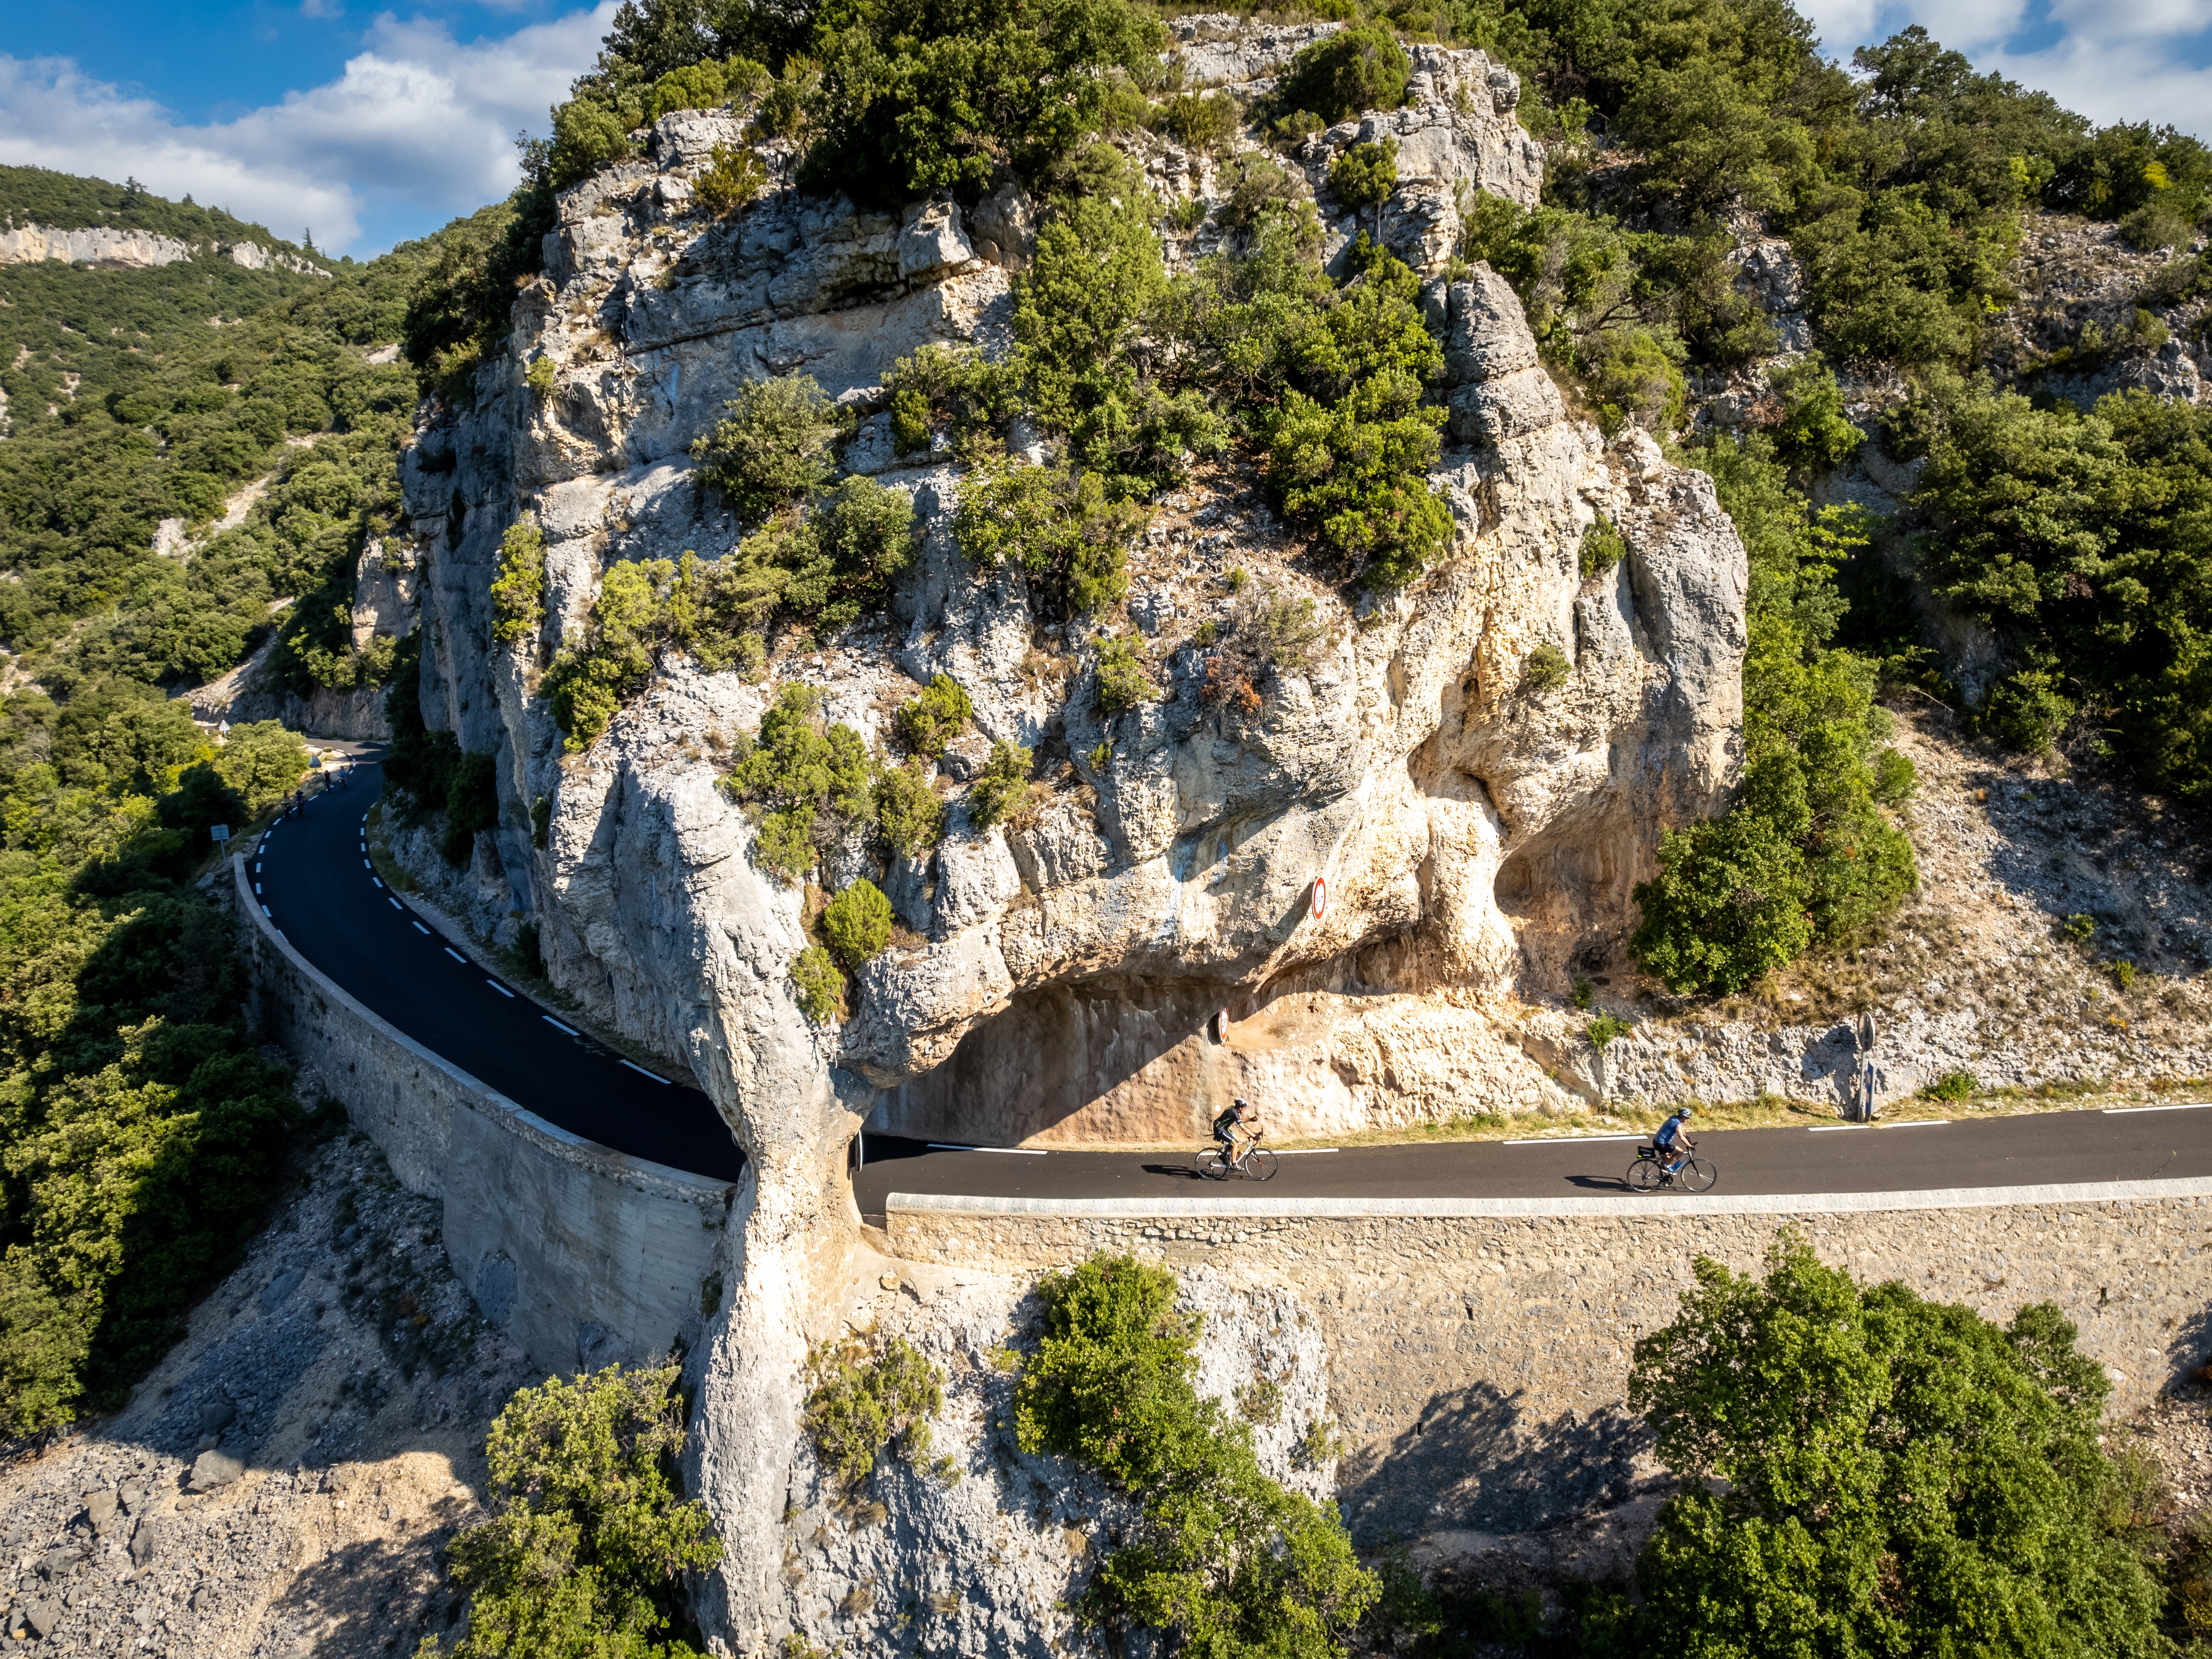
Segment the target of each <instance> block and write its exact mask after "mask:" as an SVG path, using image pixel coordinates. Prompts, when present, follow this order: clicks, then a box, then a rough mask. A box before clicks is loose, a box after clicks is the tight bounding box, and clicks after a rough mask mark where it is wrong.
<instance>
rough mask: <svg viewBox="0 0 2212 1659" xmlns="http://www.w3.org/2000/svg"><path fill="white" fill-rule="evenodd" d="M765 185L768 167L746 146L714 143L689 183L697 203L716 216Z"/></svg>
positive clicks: (725, 213)
mask: <svg viewBox="0 0 2212 1659" xmlns="http://www.w3.org/2000/svg"><path fill="white" fill-rule="evenodd" d="M767 186H768V169H767V167H763V165H762V164H761V159H760V157H759V156H757V155H754V154H753V153H752V151H750V150H749V149H731V148H730V146H729V145H727V144H717V145H715V146H714V153H713V154H712V155H709V156H708V158H707V166H706V167H704V168H703V169H702V171H701V172H700V174H699V176H698V178H697V179H696V180H694V181H693V183H692V186H691V188H692V193H693V194H694V195H696V197H698V198H699V204H700V205H701V206H702V207H703V208H705V209H706V210H707V211H708V212H709V213H711V214H713V215H714V216H715V217H716V218H717V219H722V218H726V217H728V216H730V215H731V214H732V213H735V212H736V211H737V210H738V209H739V208H741V207H743V206H744V204H746V203H748V202H750V201H751V200H752V199H753V197H756V196H757V195H759V194H760V193H761V191H763V190H764V189H766V188H767Z"/></svg>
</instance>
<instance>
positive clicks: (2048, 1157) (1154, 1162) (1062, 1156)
mask: <svg viewBox="0 0 2212 1659" xmlns="http://www.w3.org/2000/svg"><path fill="white" fill-rule="evenodd" d="M382 781H383V775H382V772H381V770H380V768H378V767H377V766H376V765H375V764H374V763H373V762H370V761H367V760H364V761H363V762H362V763H361V764H359V765H357V766H356V769H355V771H354V775H353V777H352V780H351V781H349V783H347V784H345V785H344V786H343V787H339V788H337V789H336V790H335V791H333V792H331V793H328V794H326V795H324V796H322V797H319V799H317V800H316V801H315V802H314V804H313V805H310V806H308V807H307V808H306V809H305V810H304V811H301V813H300V814H299V815H298V816H297V817H291V818H287V819H284V820H282V821H281V822H280V823H279V824H278V826H277V827H276V829H275V830H273V831H272V832H271V833H270V836H268V837H266V838H265V839H264V842H263V845H262V847H261V848H260V849H259V851H258V854H257V856H256V861H255V867H254V869H253V870H252V872H250V873H251V875H252V879H253V881H254V884H255V890H256V892H257V894H258V896H259V898H260V902H262V903H263V904H264V905H265V906H266V907H267V908H268V912H269V915H270V920H271V921H273V922H274V923H275V925H276V927H278V928H279V929H281V930H282V931H283V934H284V936H285V938H286V939H289V941H290V942H291V944H292V945H293V947H294V948H295V949H296V950H298V951H300V952H301V954H302V955H303V956H305V957H307V959H308V960H309V961H310V962H312V963H314V964H315V966H316V967H318V968H319V969H322V971H323V972H324V973H325V974H327V975H330V976H331V979H333V980H335V981H337V983H338V984H339V985H341V986H343V987H344V988H345V989H346V990H347V991H349V992H350V993H351V994H353V995H354V996H355V997H356V998H358V999H359V1000H361V1001H362V1003H363V1004H365V1005H366V1006H368V1007H369V1008H370V1009H372V1010H374V1012H376V1013H378V1014H380V1015H381V1016H382V1017H383V1018H386V1019H387V1020H389V1021H390V1022H391V1023H392V1024H393V1025H395V1026H397V1027H398V1029H399V1030H403V1031H404V1032H406V1033H407V1035H408V1036H411V1037H413V1038H414V1039H415V1040H416V1042H420V1043H422V1045H423V1046H424V1047H425V1048H428V1049H430V1050H432V1051H433V1052H434V1053H435V1054H440V1055H442V1056H443V1057H444V1058H445V1059H447V1060H450V1061H452V1062H453V1064H454V1065H455V1066H459V1067H460V1068H461V1069H462V1070H463V1071H465V1072H467V1073H469V1074H470V1075H471V1076H473V1077H475V1078H477V1079H480V1080H481V1081H482V1082H483V1083H484V1084H486V1085H489V1087H491V1088H493V1089H495V1090H497V1091H499V1092H500V1093H501V1094H503V1095H505V1096H507V1098H509V1099H510V1100H513V1101H514V1102H515V1103H517V1104H518V1105H520V1106H523V1107H526V1108H527V1109H529V1110H531V1111H533V1112H536V1113H537V1114H538V1115H540V1116H541V1117H544V1118H545V1119H547V1120H548V1121H551V1122H553V1123H556V1124H558V1125H559V1126H560V1127H562V1128H564V1129H567V1130H568V1131H569V1132H570V1133H573V1134H578V1135H581V1136H583V1137H584V1138H585V1139H588V1140H594V1141H597V1142H598V1143H599V1145H601V1146H607V1147H610V1148H611V1149H613V1150H614V1151H616V1152H626V1153H628V1154H629V1155H630V1156H632V1157H634V1158H649V1159H651V1160H652V1161H653V1162H654V1163H656V1164H667V1165H669V1166H671V1168H674V1169H678V1170H687V1171H689V1172H690V1173H692V1174H695V1175H702V1176H708V1177H710V1178H713V1179H715V1180H723V1181H733V1180H735V1179H736V1178H737V1176H738V1172H739V1170H742V1168H743V1167H744V1154H743V1153H742V1152H740V1151H739V1150H738V1146H737V1145H736V1143H735V1141H734V1140H733V1139H732V1138H731V1135H730V1133H729V1131H728V1129H727V1128H726V1127H724V1125H723V1123H722V1121H721V1119H720V1116H719V1115H717V1114H716V1113H715V1111H714V1106H713V1104H712V1103H710V1102H709V1101H708V1099H707V1097H706V1096H705V1095H703V1094H702V1093H700V1092H699V1091H697V1090H696V1089H691V1088H688V1087H685V1086H684V1085H681V1084H677V1083H672V1082H666V1081H663V1080H660V1079H657V1078H653V1077H651V1076H649V1075H648V1074H647V1073H645V1072H643V1071H642V1070H641V1069H639V1068H636V1067H635V1066H631V1065H630V1063H629V1062H628V1061H626V1060H623V1058H622V1057H621V1056H620V1055H618V1054H614V1053H612V1052H611V1051H610V1050H608V1049H607V1048H605V1047H604V1046H602V1045H601V1044H599V1043H597V1042H592V1040H591V1039H590V1038H588V1037H585V1036H577V1035H574V1034H573V1033H568V1032H566V1031H565V1030H563V1029H560V1028H558V1027H557V1022H556V1018H555V1017H554V1016H552V1015H549V1014H548V1013H547V1012H545V1010H544V1009H543V1008H542V1007H540V1006H538V1004H536V1003H534V1002H532V1000H530V999H529V997H528V996H527V995H526V994H520V992H519V991H518V990H517V987H513V986H510V985H507V984H505V983H504V982H503V981H501V980H499V979H498V978H497V976H495V975H487V974H486V973H485V971H484V970H483V969H481V968H479V967H477V965H476V964H475V963H472V962H469V961H467V960H465V958H462V957H459V954H458V953H457V952H455V951H453V950H452V949H451V947H450V946H448V945H447V944H446V942H445V940H444V939H442V938H441V936H440V935H439V934H438V933H436V932H435V930H434V929H432V928H431V927H428V926H427V925H426V924H425V923H423V922H422V921H418V920H416V917H415V915H414V913H413V912H412V911H411V910H410V909H409V908H407V905H406V902H405V900H404V896H402V895H398V894H394V893H391V892H388V891H386V889H385V888H384V886H383V884H382V883H381V882H380V881H379V880H378V879H377V877H376V875H375V872H374V871H373V870H372V869H370V868H369V867H368V854H367V852H366V850H365V849H364V848H362V845H361V840H362V836H361V830H362V821H363V819H364V818H365V817H366V816H367V814H368V809H369V806H370V805H371V804H372V803H373V802H374V799H375V797H376V793H377V791H378V789H379V788H380V787H381V785H382ZM508 993H515V994H508ZM1260 1105H1261V1109H1262V1110H1263V1111H1264V1110H1265V1109H1266V1106H1267V1102H1265V1101H1264V1100H1263V1101H1261V1102H1260ZM1636 1139H1637V1137H1635V1136H1632V1135H1614V1136H1607V1137H1593V1138H1588V1139H1571V1140H1570V1139H1538V1140H1528V1141H1511V1140H1508V1141H1503V1142H1500V1141H1457V1142H1447V1143H1423V1144H1417V1145H1411V1146H1362V1147H1347V1148H1346V1149H1344V1150H1343V1151H1341V1152H1303V1153H1287V1154H1285V1156H1284V1158H1283V1160H1282V1168H1281V1173H1280V1174H1279V1176H1277V1177H1276V1178H1275V1179H1274V1180H1273V1182H1270V1183H1268V1184H1267V1186H1266V1187H1264V1188H1262V1187H1257V1186H1254V1185H1252V1184H1250V1183H1249V1182H1243V1181H1239V1180H1234V1179H1232V1180H1231V1181H1229V1182H1223V1183H1221V1184H1219V1185H1216V1184H1214V1183H1212V1182H1200V1180H1198V1179H1197V1177H1196V1176H1195V1175H1194V1173H1193V1171H1192V1170H1191V1167H1190V1163H1189V1159H1188V1155H1187V1154H1178V1153H1174V1152H1168V1153H1162V1152H1043V1153H1038V1152H1016V1151H1012V1150H990V1149H965V1148H960V1147H947V1146H929V1145H927V1144H925V1143H922V1142H920V1141H912V1140H899V1139H891V1138H889V1137H885V1136H879V1135H870V1136H867V1137H866V1138H865V1139H864V1141H863V1144H862V1157H861V1167H860V1168H859V1169H858V1170H855V1171H854V1198H855V1199H856V1200H858V1203H859V1206H860V1212H861V1214H862V1215H863V1216H864V1217H865V1218H867V1219H870V1220H872V1221H880V1220H882V1219H883V1217H884V1200H885V1198H886V1196H887V1195H888V1194H890V1193H892V1192H904V1193H915V1194H938V1195H955V1194H957V1195H962V1196H973V1197H987V1198H1038V1199H1079V1198H1121V1199H1150V1198H1176V1199H1186V1198H1197V1197H1206V1196H1213V1195H1223V1196H1227V1195H1231V1194H1253V1195H1257V1194H1261V1193H1264V1194H1266V1195H1267V1197H1268V1198H1270V1199H1291V1200H1295V1199H1299V1198H1402V1199H1421V1198H1594V1197H1598V1196H1601V1195H1602V1194H1608V1193H1622V1192H1625V1191H1626V1188H1625V1187H1624V1185H1623V1183H1622V1180H1621V1175H1622V1171H1623V1170H1626V1167H1627V1165H1628V1163H1629V1161H1630V1159H1631V1158H1632V1156H1633V1152H1634V1144H1635V1141H1636ZM1193 1150H1195V1146H1194V1147H1193ZM1699 1153H1700V1155H1701V1156H1703V1157H1705V1158H1709V1159H1711V1161H1712V1162H1713V1163H1714V1164H1717V1165H1718V1166H1719V1170H1720V1183H1719V1186H1718V1188H1717V1189H1716V1190H1717V1192H1721V1193H1726V1194H1736V1195H1739V1196H1744V1195H1753V1194H1773V1195H1790V1194H1845V1193H1899V1192H1939V1191H1943V1190H1947V1189H1956V1188H2000V1187H2035V1186H2052V1185H2074V1184H2078V1183H2084V1182H2148V1181H2172V1180H2182V1179H2192V1178H2203V1177H2212V1103H2209V1104H2206V1105H2203V1106H2197V1105H2194V1104H2186V1103H2174V1104H2166V1105H2160V1106H2157V1107H2154V1108H2151V1109H2130V1110H2119V1111H2090V1112H2053V1113H2040V1114H2031V1115H2021V1116H2016V1117H1979V1118H1973V1117H1962V1118H1960V1119H1957V1120H1955V1121H1951V1120H1947V1119H1945V1118H1944V1115H1943V1112H1942V1109H1941V1108H1935V1109H1927V1110H1924V1111H1919V1112H1915V1111H1911V1110H1910V1109H1907V1110H1906V1112H1905V1113H1903V1114H1901V1115H1900V1118H1899V1121H1891V1122H1887V1123H1881V1124H1875V1125H1873V1126H1871V1127H1843V1126H1835V1127H1821V1128H1774V1129H1734V1130H1712V1131H1709V1132H1707V1133H1705V1134H1702V1135H1700V1136H1699Z"/></svg>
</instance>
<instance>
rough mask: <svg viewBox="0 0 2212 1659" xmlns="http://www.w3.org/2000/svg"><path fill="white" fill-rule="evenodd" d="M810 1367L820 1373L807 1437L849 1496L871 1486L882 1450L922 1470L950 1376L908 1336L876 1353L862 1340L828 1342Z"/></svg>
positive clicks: (812, 1358)
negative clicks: (916, 1346)
mask: <svg viewBox="0 0 2212 1659" xmlns="http://www.w3.org/2000/svg"><path fill="white" fill-rule="evenodd" d="M807 1369H808V1371H809V1372H810V1373H811V1376H813V1378H814V1389H813V1391H812V1392H811V1393H810V1394H809V1395H807V1396H806V1412H805V1425H806V1433H807V1437H808V1438H809V1439H810V1440H811V1441H812V1442H813V1444H814V1455H815V1457H816V1459H817V1461H818V1462H820V1463H821V1465H822V1470H823V1474H826V1475H828V1476H829V1478H830V1479H831V1480H834V1481H836V1483H837V1485H839V1486H842V1488H843V1489H844V1491H845V1493H846V1495H847V1496H848V1498H851V1497H857V1496H858V1495H859V1494H860V1492H862V1491H863V1490H865V1489H866V1486H867V1484H868V1479H869V1477H870V1476H871V1475H872V1474H874V1473H875V1468H876V1459H877V1457H878V1455H880V1454H882V1453H884V1452H886V1451H888V1452H889V1453H890V1454H891V1455H892V1456H894V1457H896V1458H898V1459H900V1460H901V1461H902V1462H906V1463H908V1464H910V1465H915V1466H917V1467H918V1466H921V1464H922V1462H923V1460H924V1459H926V1458H927V1456H928V1455H929V1451H930V1443H931V1435H930V1428H929V1425H930V1419H933V1417H935V1416H936V1415H937V1413H939V1411H941V1410H942V1409H943V1408H944V1404H945V1383H944V1378H943V1377H942V1376H940V1375H939V1372H938V1370H937V1367H936V1366H934V1365H933V1364H930V1363H929V1361H928V1359H927V1358H925V1357H924V1356H923V1355H922V1354H921V1352H919V1351H917V1350H916V1349H915V1348H914V1347H913V1346H911V1345H909V1344H908V1341H907V1340H906V1339H905V1338H904V1337H899V1336H894V1337H891V1338H890V1339H889V1340H886V1341H885V1342H884V1344H883V1346H882V1347H881V1348H880V1349H878V1350H874V1351H871V1350H870V1349H869V1347H868V1346H866V1344H864V1343H862V1342H860V1341H858V1340H847V1341H842V1342H832V1343H825V1344H824V1345H823V1346H821V1347H818V1348H817V1349H816V1350H815V1351H814V1352H812V1353H811V1354H810V1355H809V1356H808V1357H807Z"/></svg>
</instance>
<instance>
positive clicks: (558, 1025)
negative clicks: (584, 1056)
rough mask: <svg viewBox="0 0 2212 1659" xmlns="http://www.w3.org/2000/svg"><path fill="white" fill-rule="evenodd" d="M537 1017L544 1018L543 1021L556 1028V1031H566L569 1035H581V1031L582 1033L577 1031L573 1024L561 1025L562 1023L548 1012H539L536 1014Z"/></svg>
mask: <svg viewBox="0 0 2212 1659" xmlns="http://www.w3.org/2000/svg"><path fill="white" fill-rule="evenodd" d="M538 1018H540V1019H542V1020H544V1022H545V1023H546V1024H548V1025H550V1026H551V1027H552V1028H553V1029H554V1030H556V1031H566V1032H567V1033H568V1035H569V1036H582V1035H583V1033H582V1032H580V1031H579V1030H577V1029H576V1028H575V1027H574V1026H573V1025H563V1024H562V1023H561V1022H560V1021H559V1020H557V1019H556V1018H553V1016H552V1015H550V1014H540V1015H539V1016H538Z"/></svg>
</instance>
